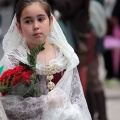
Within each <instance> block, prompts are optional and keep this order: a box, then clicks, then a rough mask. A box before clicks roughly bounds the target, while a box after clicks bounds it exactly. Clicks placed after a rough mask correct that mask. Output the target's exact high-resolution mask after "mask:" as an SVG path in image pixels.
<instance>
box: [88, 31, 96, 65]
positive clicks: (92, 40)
mask: <svg viewBox="0 0 120 120" xmlns="http://www.w3.org/2000/svg"><path fill="white" fill-rule="evenodd" d="M95 57H96V37H95V34H94V33H93V32H90V33H89V38H88V57H87V62H88V64H89V63H91V62H92V61H93V60H94V59H95Z"/></svg>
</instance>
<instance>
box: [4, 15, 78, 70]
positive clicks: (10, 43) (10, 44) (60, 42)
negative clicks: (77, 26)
mask: <svg viewBox="0 0 120 120" xmlns="http://www.w3.org/2000/svg"><path fill="white" fill-rule="evenodd" d="M52 17H53V25H52V30H51V32H50V34H49V39H50V41H51V42H52V43H54V44H55V45H56V46H58V47H60V48H61V50H62V51H63V53H64V54H65V55H66V56H67V57H68V59H69V60H70V63H71V68H74V67H75V66H77V65H78V63H79V60H78V57H77V55H76V54H75V52H74V50H73V48H72V47H71V46H70V45H69V44H68V42H67V40H66V38H65V35H64V34H63V32H62V30H61V28H60V26H59V24H58V22H57V21H56V20H55V18H54V16H53V15H52ZM22 41H23V40H22V36H21V34H20V33H19V31H18V29H17V27H16V15H15V16H14V18H13V21H12V24H11V26H10V28H9V30H8V32H7V33H6V34H5V36H4V39H3V43H2V44H3V50H4V53H7V52H9V51H10V50H12V49H13V48H17V47H18V46H19V45H20V44H21V43H22ZM71 56H72V57H71ZM71 58H75V59H74V62H73V61H71Z"/></svg>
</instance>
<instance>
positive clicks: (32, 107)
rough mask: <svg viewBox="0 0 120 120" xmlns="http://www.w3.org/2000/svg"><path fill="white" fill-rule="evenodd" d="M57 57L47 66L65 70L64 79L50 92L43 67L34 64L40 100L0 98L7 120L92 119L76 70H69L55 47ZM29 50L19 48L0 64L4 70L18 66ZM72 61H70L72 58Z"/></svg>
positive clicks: (64, 58)
mask: <svg viewBox="0 0 120 120" xmlns="http://www.w3.org/2000/svg"><path fill="white" fill-rule="evenodd" d="M55 49H56V55H57V58H56V59H54V60H52V61H51V62H50V64H49V65H53V64H55V65H56V66H57V71H56V72H60V71H63V70H64V69H66V71H65V73H64V75H63V77H62V78H61V79H60V80H59V82H58V83H57V84H56V86H55V88H54V89H53V90H52V91H50V92H49V90H48V88H47V85H46V83H47V80H46V78H45V75H43V74H42V72H41V68H42V64H40V63H37V65H36V67H37V72H38V74H39V75H40V91H41V93H42V95H41V96H40V97H39V98H34V97H28V98H26V99H23V98H22V97H20V96H4V97H1V102H2V104H3V107H4V110H5V112H6V114H7V117H8V119H9V120H91V116H90V113H89V111H88V107H87V104H86V100H85V98H84V95H83V90H82V87H81V83H80V79H79V75H78V71H77V68H74V69H68V68H69V67H68V65H69V63H68V60H67V58H66V57H65V55H64V54H63V53H62V52H61V50H60V49H59V48H58V47H55ZM27 52H29V50H28V48H27V47H26V46H25V45H24V44H23V45H21V46H20V47H19V48H17V49H14V50H12V51H11V52H9V53H7V54H6V55H5V56H4V57H3V59H2V61H1V63H0V65H4V66H5V70H6V69H9V68H13V67H15V66H16V65H18V60H22V61H23V62H27V58H26V54H27ZM71 59H72V58H71Z"/></svg>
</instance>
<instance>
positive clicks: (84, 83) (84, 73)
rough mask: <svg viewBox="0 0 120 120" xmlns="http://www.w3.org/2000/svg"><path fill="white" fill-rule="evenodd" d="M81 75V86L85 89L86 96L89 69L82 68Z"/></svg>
mask: <svg viewBox="0 0 120 120" xmlns="http://www.w3.org/2000/svg"><path fill="white" fill-rule="evenodd" d="M79 75H80V80H81V84H82V87H83V92H84V94H86V90H87V68H86V67H82V68H80V69H79Z"/></svg>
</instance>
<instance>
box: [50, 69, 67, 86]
mask: <svg viewBox="0 0 120 120" xmlns="http://www.w3.org/2000/svg"><path fill="white" fill-rule="evenodd" d="M64 72H65V70H64V71H62V72H59V73H56V74H54V75H53V76H54V78H53V80H52V82H54V83H55V84H57V83H58V81H59V80H60V79H61V78H62V76H63V74H64Z"/></svg>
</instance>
